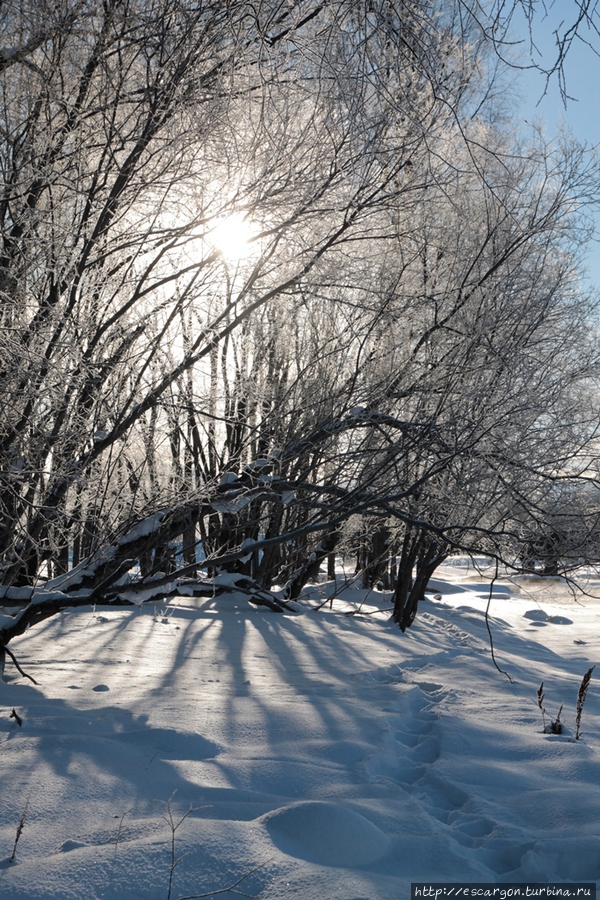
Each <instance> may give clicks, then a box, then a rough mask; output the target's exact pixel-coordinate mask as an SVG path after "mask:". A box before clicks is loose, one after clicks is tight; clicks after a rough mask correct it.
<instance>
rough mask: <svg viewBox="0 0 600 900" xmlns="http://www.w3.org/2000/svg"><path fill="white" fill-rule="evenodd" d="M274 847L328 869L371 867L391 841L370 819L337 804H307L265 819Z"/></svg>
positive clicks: (308, 802)
mask: <svg viewBox="0 0 600 900" xmlns="http://www.w3.org/2000/svg"><path fill="white" fill-rule="evenodd" d="M261 820H262V822H263V823H264V824H265V825H266V828H267V831H268V832H269V836H270V837H271V840H272V841H273V843H274V844H275V846H276V847H277V848H278V849H279V850H282V851H283V852H284V853H287V854H288V855H289V856H295V857H297V858H298V859H304V860H306V861H308V862H314V863H318V864H320V865H325V866H350V867H357V866H368V865H369V864H370V863H374V862H377V860H379V859H381V858H382V857H383V856H385V854H386V853H387V852H388V850H389V846H390V843H389V839H388V838H387V837H386V835H385V834H384V833H383V832H382V831H380V829H379V828H377V826H376V825H373V823H372V822H370V821H369V820H368V819H366V818H365V817H364V816H362V815H360V813H356V812H354V811H353V810H350V809H346V808H345V807H343V806H339V805H337V804H335V803H327V802H323V801H318V800H307V801H301V802H299V803H293V804H291V805H290V806H283V807H281V808H280V809H276V810H273V811H272V812H270V813H267V814H266V815H265V816H262V819H261Z"/></svg>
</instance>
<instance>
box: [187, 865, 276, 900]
mask: <svg viewBox="0 0 600 900" xmlns="http://www.w3.org/2000/svg"><path fill="white" fill-rule="evenodd" d="M265 866H266V863H261V864H260V866H255V867H254V869H250V871H249V872H246V874H245V875H242V877H241V878H238V880H237V881H234V882H233V884H230V885H229V887H224V888H217V889H216V890H215V891H207V892H206V893H205V894H188V895H187V896H185V897H180V898H179V900H200V898H202V897H216V896H217V894H226V893H227V892H228V891H231V893H232V894H237V895H238V897H250V898H251V900H255V898H254V896H253V894H245V893H244V892H243V891H236V890H235V889H236V887H237V886H238V884H241V883H242V881H244V880H245V879H246V878H249V877H250V875H254V873H255V872H258V870H259V869H263V868H264V867H265Z"/></svg>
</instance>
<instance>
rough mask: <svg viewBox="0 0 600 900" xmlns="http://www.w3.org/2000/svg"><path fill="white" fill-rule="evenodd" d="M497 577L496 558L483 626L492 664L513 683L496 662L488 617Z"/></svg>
mask: <svg viewBox="0 0 600 900" xmlns="http://www.w3.org/2000/svg"><path fill="white" fill-rule="evenodd" d="M497 578H498V560H496V571H495V572H494V577H493V578H492V580H491V582H490V593H489V596H488V602H487V606H486V608H485V627H486V628H487V632H488V635H489V637H490V651H491V654H492V662H493V663H494V665H495V666H496V668H497V669H498V671H499V672H500V674H501V675H506V677H507V678H508V680H509V681H510V683H511V684H514V681H513V679H512V678H511V677H510V675H509V674H508V672H507V671H505V669H501V668H500V666H499V665H498V663H497V662H496V655H495V653H494V638H493V637H492V629H491V628H490V618H489V614H490V606H491V603H492V594H493V591H494V584H495V582H496V580H497Z"/></svg>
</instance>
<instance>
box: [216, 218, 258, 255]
mask: <svg viewBox="0 0 600 900" xmlns="http://www.w3.org/2000/svg"><path fill="white" fill-rule="evenodd" d="M254 235H255V229H253V227H252V223H251V222H250V221H249V220H248V219H247V218H246V216H245V214H244V213H241V212H240V213H231V215H229V216H224V217H223V218H221V219H219V220H218V221H217V222H216V223H215V225H214V227H213V228H212V229H211V230H210V232H209V235H208V239H209V241H210V243H211V244H212V245H213V247H214V248H215V250H218V251H219V252H220V253H221V254H222V256H223V258H224V259H226V260H231V261H232V262H236V261H238V260H241V259H244V257H246V256H249V255H250V253H251V252H252V238H253V237H254Z"/></svg>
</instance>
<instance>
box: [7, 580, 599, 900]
mask: <svg viewBox="0 0 600 900" xmlns="http://www.w3.org/2000/svg"><path fill="white" fill-rule="evenodd" d="M490 578H491V575H490V576H489V577H487V576H486V572H485V570H483V571H482V572H478V571H475V570H473V569H469V568H467V566H466V564H465V563H462V564H449V565H448V566H447V567H444V568H442V569H441V570H439V571H438V572H437V573H436V577H435V579H434V580H433V582H432V584H431V585H430V588H431V590H430V593H429V594H428V599H427V600H426V602H425V604H424V606H423V609H422V611H421V612H420V614H419V617H418V618H417V620H416V622H415V624H414V625H413V627H412V628H411V629H410V630H409V631H408V632H407V633H406V634H404V635H402V634H401V633H400V632H399V630H398V629H397V627H395V626H393V625H391V624H390V622H389V610H388V608H389V605H390V595H389V594H384V593H380V592H379V591H370V592H367V591H364V590H362V589H357V588H356V586H355V585H352V583H351V582H346V581H344V580H343V579H342V578H341V577H340V578H339V579H338V581H337V583H336V584H334V583H331V582H329V583H327V582H324V583H323V584H319V585H315V586H313V587H312V588H311V589H310V590H309V591H308V592H307V595H306V596H305V598H304V606H303V608H304V615H301V616H299V615H294V614H290V615H287V614H274V613H273V612H271V611H269V610H267V609H265V608H262V607H258V608H257V607H254V606H252V605H250V604H249V603H248V598H247V597H246V596H245V595H243V594H238V593H236V592H235V591H228V592H227V593H226V594H223V595H222V596H217V597H210V598H200V597H188V596H185V597H178V598H168V599H167V598H164V599H163V600H162V601H160V602H159V603H157V604H155V605H152V606H150V607H141V608H138V607H135V608H133V607H132V608H111V607H103V608H102V609H101V610H100V609H92V608H84V609H78V610H71V611H65V612H64V613H62V614H60V615H59V616H56V617H55V618H53V619H50V620H47V621H45V622H44V623H43V624H42V625H40V626H37V627H35V628H33V629H31V630H30V631H29V632H28V633H27V634H26V635H23V636H22V637H20V638H18V639H15V640H14V641H13V642H12V643H11V645H10V647H11V650H12V651H13V652H14V653H15V654H16V656H17V658H18V659H19V662H20V663H21V665H22V666H23V668H24V670H25V671H26V672H28V673H30V674H31V675H33V676H34V677H35V678H36V680H37V681H38V682H39V686H34V685H33V684H31V683H30V682H28V681H25V680H23V679H22V678H21V677H20V676H19V674H18V673H17V672H16V670H15V669H14V668H13V666H12V664H11V663H10V661H9V660H8V659H7V661H6V669H5V673H4V677H5V679H6V681H5V682H0V744H1V751H0V752H1V754H2V756H1V758H2V766H1V768H0V897H2V898H7V900H71V898H76V900H84V898H85V900H100V898H102V900H123V898H132V900H135V898H140V900H141V898H145V900H166V898H167V894H168V883H169V876H170V872H171V861H172V860H171V838H172V834H173V831H172V829H173V828H175V855H176V858H177V859H179V858H181V861H180V862H179V864H178V865H177V866H176V868H175V870H174V872H173V887H172V893H171V898H172V900H179V898H182V897H188V896H194V895H197V894H201V893H208V892H210V891H217V890H222V889H224V888H226V887H227V886H232V887H233V886H234V884H235V883H236V882H238V880H239V879H241V878H242V877H243V876H247V877H245V878H244V880H243V881H241V882H240V883H238V884H237V887H235V888H234V889H233V890H232V891H228V892H226V893H222V894H219V895H218V896H223V897H225V898H228V897H235V896H239V893H237V894H236V893H235V891H242V892H243V893H244V894H246V895H251V896H255V897H259V898H261V900H283V898H294V900H300V898H301V900H323V898H327V900H408V898H409V897H410V883H411V881H425V880H427V881H432V882H435V881H443V882H452V883H460V882H464V881H471V882H473V881H475V882H486V883H493V884H506V883H511V882H531V883H537V882H545V881H556V882H561V883H563V882H584V881H586V882H589V881H598V879H600V836H599V834H598V809H599V808H600V683H599V682H598V680H597V679H596V673H594V676H593V677H592V680H591V684H590V688H589V692H588V697H587V699H586V702H585V705H584V711H583V715H582V722H581V726H582V738H581V740H578V741H576V740H575V737H574V733H575V713H576V700H577V691H578V687H579V684H580V682H581V678H582V676H583V675H584V673H585V672H586V671H587V670H588V669H589V668H590V667H591V666H592V665H594V664H595V663H596V662H597V661H598V658H599V656H600V631H599V629H598V624H599V623H598V619H599V618H600V599H594V598H590V597H587V598H586V597H580V598H579V602H577V603H576V602H574V600H573V599H572V597H571V596H570V595H569V593H568V591H567V589H566V587H565V585H564V583H563V582H560V581H556V580H551V581H544V580H542V579H540V578H537V579H536V578H528V579H512V580H509V579H505V580H503V581H501V582H500V583H498V582H497V583H496V584H495V585H494V593H493V598H494V599H493V600H492V604H491V613H490V620H489V624H490V628H491V630H492V634H493V638H494V649H495V655H496V660H497V662H498V665H499V666H500V668H502V669H503V670H504V671H505V672H507V673H508V675H510V679H511V680H509V678H508V677H507V676H506V675H505V674H501V673H500V672H498V670H497V669H496V668H495V667H494V664H493V661H492V658H491V655H490V647H489V637H488V633H487V628H486V624H485V620H484V610H485V606H486V604H487V600H488V596H489V587H490ZM230 584H231V587H234V586H235V582H234V580H233V579H230ZM588 588H589V589H590V591H591V592H592V593H593V594H594V597H595V598H600V584H598V583H595V582H590V583H589V584H588ZM434 594H435V595H436V596H439V597H440V599H439V600H434V599H433V596H434ZM328 598H329V600H328V602H327V603H325V604H324V601H325V600H327V599H328ZM317 609H318V611H317ZM532 613H535V615H533V614H532ZM597 671H600V669H599V670H597ZM542 681H543V682H544V693H545V698H544V706H545V708H546V710H547V720H548V718H551V717H553V716H555V715H556V713H557V711H558V709H559V707H560V705H561V704H564V709H563V713H562V715H561V719H562V721H564V722H565V725H566V730H565V732H564V733H563V734H562V735H552V734H546V733H544V730H543V728H544V723H543V721H542V716H541V712H540V710H539V709H538V706H537V699H536V692H537V689H538V687H539V685H540V683H541V682H542ZM13 708H15V709H16V711H17V713H18V714H19V715H20V716H21V718H22V720H23V725H22V727H20V728H19V726H18V725H17V723H16V721H15V720H14V719H11V718H9V716H10V713H11V711H12V709H13ZM546 724H547V722H546ZM24 813H26V818H25V823H24V826H23V829H22V833H21V834H20V837H19V841H18V845H17V849H16V854H15V859H14V861H13V862H9V857H10V855H11V853H12V851H13V848H14V843H15V837H16V834H17V827H18V825H19V821H20V818H21V816H22V815H23V814H24Z"/></svg>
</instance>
